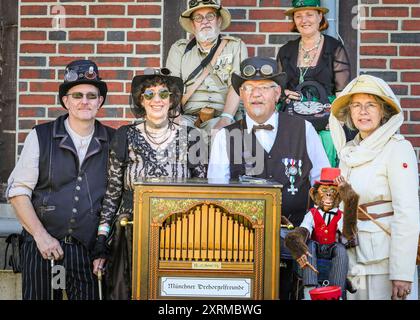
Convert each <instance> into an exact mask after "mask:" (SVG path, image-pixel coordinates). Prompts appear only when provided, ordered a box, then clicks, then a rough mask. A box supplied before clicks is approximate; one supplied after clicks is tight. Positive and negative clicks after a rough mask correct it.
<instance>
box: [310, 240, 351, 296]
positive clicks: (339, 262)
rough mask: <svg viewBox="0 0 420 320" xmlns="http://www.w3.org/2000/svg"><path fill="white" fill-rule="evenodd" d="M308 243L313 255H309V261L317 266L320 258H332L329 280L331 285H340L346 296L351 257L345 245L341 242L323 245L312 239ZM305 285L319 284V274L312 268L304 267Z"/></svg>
mask: <svg viewBox="0 0 420 320" xmlns="http://www.w3.org/2000/svg"><path fill="white" fill-rule="evenodd" d="M307 245H308V248H309V252H310V253H311V255H312V257H308V261H309V263H310V264H312V265H313V266H314V267H315V268H317V265H318V263H317V259H318V258H320V259H328V260H331V269H330V272H329V274H328V279H327V280H328V282H329V285H330V286H340V287H341V289H342V290H341V291H342V293H343V294H342V296H344V293H345V291H346V278H347V272H348V270H349V258H348V256H347V250H346V248H345V247H344V245H343V244H341V243H335V244H331V245H325V244H324V245H323V244H319V243H317V242H315V241H312V240H309V241H308V242H307ZM303 285H304V286H318V275H317V274H316V273H315V272H314V271H312V270H311V269H310V268H305V269H303Z"/></svg>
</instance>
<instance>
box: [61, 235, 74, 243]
mask: <svg viewBox="0 0 420 320" xmlns="http://www.w3.org/2000/svg"><path fill="white" fill-rule="evenodd" d="M75 240H76V239H74V238H73V237H72V236H65V237H64V239H63V241H64V243H65V244H74V243H75Z"/></svg>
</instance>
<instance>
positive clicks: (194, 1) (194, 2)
mask: <svg viewBox="0 0 420 320" xmlns="http://www.w3.org/2000/svg"><path fill="white" fill-rule="evenodd" d="M200 2H201V3H202V4H216V5H217V4H218V3H216V1H214V0H190V2H188V6H189V7H190V8H195V7H196V6H198V4H199V3H200Z"/></svg>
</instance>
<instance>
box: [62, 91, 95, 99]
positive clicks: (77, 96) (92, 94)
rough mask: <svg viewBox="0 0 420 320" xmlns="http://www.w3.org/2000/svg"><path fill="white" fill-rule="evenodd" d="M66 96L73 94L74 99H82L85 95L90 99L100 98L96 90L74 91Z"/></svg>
mask: <svg viewBox="0 0 420 320" xmlns="http://www.w3.org/2000/svg"><path fill="white" fill-rule="evenodd" d="M66 96H71V97H72V98H73V99H76V100H80V99H83V97H86V99H88V100H95V99H98V96H99V95H98V94H97V93H95V92H88V93H82V92H72V93H68V94H66Z"/></svg>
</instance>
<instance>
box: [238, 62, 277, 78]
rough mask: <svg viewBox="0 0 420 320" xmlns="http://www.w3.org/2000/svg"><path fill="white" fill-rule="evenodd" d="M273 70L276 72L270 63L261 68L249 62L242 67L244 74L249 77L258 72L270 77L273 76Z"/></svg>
mask: <svg viewBox="0 0 420 320" xmlns="http://www.w3.org/2000/svg"><path fill="white" fill-rule="evenodd" d="M273 72H274V69H273V67H272V66H271V65H269V64H264V65H262V66H261V67H260V68H255V67H254V66H253V65H251V64H249V65H246V66H245V67H244V68H243V69H242V74H243V75H244V76H245V77H247V78H250V77H253V76H254V75H256V74H257V73H259V74H260V75H263V76H265V77H268V76H272V75H273Z"/></svg>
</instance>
